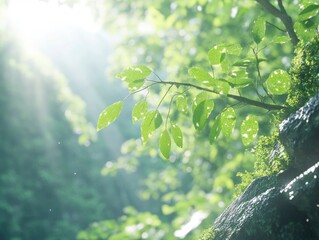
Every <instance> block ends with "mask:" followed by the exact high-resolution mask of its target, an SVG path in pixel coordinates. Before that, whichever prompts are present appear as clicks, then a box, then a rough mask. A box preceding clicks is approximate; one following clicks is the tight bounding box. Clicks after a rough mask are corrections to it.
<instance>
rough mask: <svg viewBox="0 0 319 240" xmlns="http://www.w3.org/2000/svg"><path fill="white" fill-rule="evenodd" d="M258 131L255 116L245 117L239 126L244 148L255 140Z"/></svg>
mask: <svg viewBox="0 0 319 240" xmlns="http://www.w3.org/2000/svg"><path fill="white" fill-rule="evenodd" d="M258 129H259V127H258V121H257V120H256V116H247V117H246V119H245V120H244V121H243V122H242V124H241V126H240V133H241V139H242V141H243V144H244V145H245V146H247V145H249V144H250V143H251V142H252V141H253V140H254V139H255V138H256V136H257V133H258Z"/></svg>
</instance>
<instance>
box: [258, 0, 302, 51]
mask: <svg viewBox="0 0 319 240" xmlns="http://www.w3.org/2000/svg"><path fill="white" fill-rule="evenodd" d="M256 2H258V3H259V4H260V5H261V6H263V7H264V8H265V9H266V10H267V11H268V12H269V13H270V14H272V15H274V16H275V17H277V18H279V19H280V20H281V21H282V23H283V24H284V25H285V27H286V29H287V32H288V35H289V37H290V40H291V43H292V44H293V45H294V46H295V45H297V43H298V42H299V39H298V37H297V35H296V33H295V31H294V24H293V21H292V18H291V17H290V16H289V15H288V14H287V12H286V10H285V8H284V6H283V4H282V1H281V0H278V5H279V8H280V10H279V9H278V8H276V7H274V6H273V5H272V4H271V3H270V2H269V0H256Z"/></svg>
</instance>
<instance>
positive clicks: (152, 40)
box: [99, 1, 318, 219]
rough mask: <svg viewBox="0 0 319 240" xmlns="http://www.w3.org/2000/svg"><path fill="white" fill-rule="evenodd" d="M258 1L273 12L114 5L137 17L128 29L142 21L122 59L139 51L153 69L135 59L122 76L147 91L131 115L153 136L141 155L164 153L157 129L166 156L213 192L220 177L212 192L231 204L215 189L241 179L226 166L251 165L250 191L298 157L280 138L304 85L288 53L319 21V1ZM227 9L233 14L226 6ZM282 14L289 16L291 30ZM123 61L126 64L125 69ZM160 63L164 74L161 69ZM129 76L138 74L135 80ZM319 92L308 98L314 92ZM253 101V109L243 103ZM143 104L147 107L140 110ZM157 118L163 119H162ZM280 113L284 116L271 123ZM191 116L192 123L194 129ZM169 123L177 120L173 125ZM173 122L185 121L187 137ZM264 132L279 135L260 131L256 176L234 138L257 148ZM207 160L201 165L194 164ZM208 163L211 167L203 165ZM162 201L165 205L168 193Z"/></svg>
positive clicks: (146, 137) (134, 90) (234, 6)
mask: <svg viewBox="0 0 319 240" xmlns="http://www.w3.org/2000/svg"><path fill="white" fill-rule="evenodd" d="M257 2H258V3H260V6H262V7H264V8H265V9H266V12H268V15H266V14H264V12H263V11H261V9H260V8H259V6H258V5H254V4H252V3H249V2H248V1H241V2H237V1H219V2H218V3H211V2H210V1H191V2H189V3H183V2H181V1H177V2H174V3H170V2H168V1H158V2H157V3H141V2H140V3H139V4H137V5H134V6H133V4H132V2H130V1H129V2H127V3H124V2H121V1H117V5H118V6H117V7H116V8H115V10H114V12H115V13H116V15H118V16H119V18H123V19H125V18H126V17H127V16H130V19H131V20H132V21H131V22H130V23H128V25H127V26H126V27H128V26H129V28H132V29H134V27H137V28H139V27H141V29H140V35H139V36H137V37H136V36H133V35H130V31H128V30H127V28H126V30H127V32H126V34H127V35H128V39H133V40H130V41H128V43H129V46H128V48H129V49H130V50H129V51H128V50H124V52H125V56H126V61H127V62H124V63H123V65H124V66H125V65H130V63H129V62H130V58H131V57H132V59H133V63H134V64H135V63H136V62H139V61H138V60H140V62H145V61H146V62H147V65H148V66H150V67H148V66H146V65H135V66H133V67H131V68H127V69H126V70H124V71H122V72H121V73H120V74H119V76H120V79H121V80H123V81H124V83H125V84H126V85H127V86H128V88H129V90H130V91H131V94H130V95H136V94H138V93H141V94H140V95H141V97H140V98H137V99H138V103H137V104H136V108H134V110H133V114H132V118H133V119H135V120H134V121H133V122H134V123H136V122H138V121H142V124H141V136H142V140H143V142H144V143H145V142H148V143H147V144H148V145H145V146H144V150H141V151H142V152H146V153H147V152H149V153H150V154H151V155H152V156H154V157H156V156H157V154H156V153H155V152H154V146H156V144H154V141H151V140H152V139H151V135H150V134H151V133H152V135H153V136H155V137H156V136H157V137H158V139H159V149H160V152H161V154H162V157H164V158H166V159H168V160H169V161H170V162H173V163H175V162H177V163H181V164H182V165H185V166H182V168H183V167H184V168H185V169H187V168H188V169H191V170H190V171H191V172H190V175H191V176H190V178H191V179H192V184H193V186H197V187H199V188H201V187H204V188H205V187H207V186H205V184H202V183H201V182H202V181H207V182H209V181H212V183H213V185H212V186H213V188H210V187H207V191H208V192H210V193H212V194H215V195H214V196H217V197H218V198H221V199H225V200H226V199H227V195H225V193H223V194H224V195H223V196H221V194H219V193H218V191H216V190H218V188H219V187H220V186H223V187H222V189H228V190H229V191H232V189H233V186H234V182H235V181H236V178H235V174H234V175H233V174H229V175H227V174H226V172H225V169H228V170H229V169H233V170H236V171H237V172H238V171H241V170H242V171H246V170H247V172H246V173H245V174H241V176H242V181H243V182H242V184H241V185H240V187H239V188H240V189H244V187H245V186H247V185H248V184H249V183H250V182H251V181H252V180H253V179H254V178H256V177H260V176H265V175H269V174H274V173H278V172H279V171H280V170H281V169H283V168H285V167H286V166H287V164H288V161H289V160H288V157H287V156H286V154H285V153H284V150H283V149H282V146H281V145H280V143H279V142H278V137H277V134H278V133H277V132H278V131H277V127H278V123H279V122H280V121H281V120H282V119H283V116H282V115H281V112H286V113H288V112H289V111H291V110H288V107H287V105H289V102H291V100H290V98H291V97H290V96H292V93H295V90H296V89H299V86H297V85H296V82H299V83H300V81H299V80H300V78H299V76H298V77H295V78H294V76H293V74H292V80H291V73H293V70H292V71H287V68H288V67H289V60H288V61H287V59H289V58H290V57H291V53H292V48H291V45H290V43H289V40H291V43H292V45H295V44H296V43H297V42H298V40H300V42H301V43H300V45H302V44H305V43H307V42H308V41H309V40H310V39H311V37H312V36H313V35H314V33H315V31H316V28H317V25H318V16H317V12H318V7H317V3H316V2H315V1H300V2H299V5H298V7H296V5H294V4H291V5H289V2H288V3H287V6H286V9H285V8H284V6H283V3H282V2H281V1H277V3H278V6H277V7H275V6H274V5H272V4H271V3H269V2H268V1H257ZM267 2H268V4H267ZM293 5H294V7H293ZM218 8H223V9H224V10H223V11H217V9H218ZM269 13H270V14H269ZM288 13H289V14H291V16H294V18H295V20H296V21H295V23H294V25H292V23H293V22H289V21H288V22H287V21H285V20H283V19H287V17H289V18H290V16H289V15H288ZM271 15H273V17H272V16H271ZM141 16H143V17H144V16H146V18H145V19H146V23H147V24H150V26H151V28H152V29H153V30H149V29H148V28H147V27H148V25H147V24H145V25H142V24H141V23H139V22H138V21H139V20H140V18H141ZM275 17H277V18H279V19H280V20H282V23H283V24H282V25H283V26H281V25H280V22H278V21H277V20H276V18H275ZM106 19H109V18H108V17H106ZM135 19H136V20H137V22H135V21H134V20H135ZM158 19H160V20H158ZM212 19H214V20H212ZM248 22H249V23H248ZM135 24H136V25H135ZM142 26H143V27H145V28H147V29H143V28H142ZM283 28H286V29H285V30H283ZM143 30H145V31H143ZM218 31H222V32H223V33H222V34H219V33H218ZM247 31H251V35H250V36H248V35H243V34H241V33H243V32H247ZM286 31H288V34H286ZM137 32H138V31H137ZM295 32H296V34H297V35H296V34H295ZM154 33H155V34H154ZM158 33H159V34H158ZM134 34H135V33H134ZM195 36H196V37H195ZM238 36H240V37H238ZM212 38H214V41H212ZM135 39H136V40H135ZM225 39H227V41H225ZM225 42H227V43H225ZM299 49H300V48H299ZM301 51H302V50H301ZM297 55H298V54H297ZM119 56H120V55H119ZM122 59H123V58H122ZM295 59H297V58H295ZM278 60H279V61H278ZM116 67H117V68H118V69H119V65H117V66H116ZM151 67H152V68H153V69H158V70H156V71H153V70H151ZM208 69H209V70H208ZM132 70H134V71H136V72H134V71H132ZM297 72H299V71H297ZM137 73H140V74H139V77H138V78H135V75H137ZM144 73H145V74H144ZM161 76H164V77H165V79H167V80H164V79H163V78H162V77H161ZM130 79H134V81H133V83H132V80H130ZM294 79H295V80H294ZM130 86H132V87H130ZM313 94H314V92H312V93H311V94H309V95H308V98H309V97H310V96H311V95H313ZM287 96H288V100H287ZM124 100H126V98H125V99H124ZM154 100H155V101H154ZM246 105H248V106H250V107H249V108H242V106H246ZM291 105H294V106H295V103H292V102H291ZM299 106H300V105H299ZM299 106H298V107H299ZM296 108H297V105H296ZM137 109H141V110H140V112H139V111H137ZM278 110H279V111H278ZM269 111H270V112H269ZM278 112H280V113H278ZM269 113H270V114H269ZM150 115H151V117H149V118H146V116H150ZM155 116H157V117H158V118H159V119H160V120H158V121H157V124H156V123H155ZM159 116H160V117H159ZM273 118H274V119H276V120H274V121H271V124H269V122H270V120H271V119H273ZM187 119H192V121H191V124H192V125H193V126H192V127H191V125H190V124H188V123H187ZM99 121H100V120H99ZM170 122H172V123H173V124H171V125H170V124H168V123H170ZM265 123H267V124H266V125H265ZM173 126H178V133H177V132H176V128H175V127H173ZM157 129H159V131H160V132H162V134H161V135H159V134H156V131H155V130H157ZM194 130H195V131H194ZM197 132H200V134H201V136H202V137H200V136H199V135H198V133H197ZM271 132H273V133H271ZM257 134H261V135H262V134H266V135H270V136H269V137H261V138H260V140H259V141H258V143H257V146H256V148H255V157H256V158H257V160H256V162H255V163H254V169H255V170H254V171H253V172H250V173H248V172H249V170H251V163H252V162H250V163H249V160H248V158H249V155H246V159H247V161H248V163H247V162H246V164H243V161H242V158H243V155H242V154H241V153H240V150H239V149H241V148H242V145H241V144H239V146H238V149H237V148H236V147H235V149H232V148H231V147H230V145H229V144H230V142H231V141H235V142H237V143H238V138H239V137H240V138H241V140H242V144H243V145H245V146H246V147H247V146H248V147H251V146H252V144H253V143H256V137H257ZM194 137H195V139H194V140H192V138H194ZM171 138H172V139H173V140H174V142H175V143H176V145H177V147H181V146H182V145H183V146H186V147H187V149H188V151H186V153H190V156H189V157H187V160H185V155H186V154H185V155H184V156H182V161H180V160H179V159H180V158H181V157H180V155H181V152H180V150H178V149H176V148H173V146H172V145H171ZM190 138H191V139H190ZM203 138H204V139H205V138H207V139H209V143H210V144H211V145H210V146H209V145H207V143H206V142H205V140H203ZM176 139H182V140H183V141H182V142H178V141H176ZM196 141H198V142H199V143H200V144H199V145H197V146H195V145H194V142H196ZM227 148H228V149H227ZM204 149H206V152H207V149H211V151H212V152H211V153H210V154H204V153H203V152H205V150H204ZM216 149H218V150H216ZM226 149H227V150H226ZM274 149H275V150H274ZM276 149H277V150H276ZM224 150H226V152H227V153H228V154H230V153H232V154H234V155H232V156H231V157H230V158H232V159H233V161H231V160H230V158H227V157H225V155H224V154H223V151H224ZM228 150H229V151H228ZM213 152H215V153H213ZM224 153H225V152H224ZM133 155H135V156H136V157H135V158H139V157H140V156H143V155H141V154H138V153H135V154H133ZM226 155H227V154H226ZM235 156H236V157H235ZM236 158H237V160H235V159H236ZM198 159H199V161H200V162H201V164H200V167H195V168H194V165H195V166H196V164H194V163H196V161H197V160H198ZM205 159H207V160H205ZM216 159H221V162H219V163H217V162H216ZM222 159H224V160H222ZM225 159H228V160H225ZM240 159H241V160H240ZM269 159H271V160H270V161H269ZM206 161H207V165H203V162H206ZM217 161H218V160H217ZM168 164H169V163H168ZM230 166H231V167H230ZM245 168H246V170H245ZM207 169H210V170H209V171H207ZM197 170H198V172H199V174H200V175H201V177H199V176H198V172H197ZM162 174H163V175H164V173H162ZM206 174H208V175H206ZM148 179H149V178H148ZM164 181H165V180H164ZM182 189H183V188H182ZM177 192H178V191H177V189H176V188H175V189H172V190H171V193H172V195H178V193H177ZM192 192H195V191H194V190H193V189H190V190H189V192H188V194H190V193H192ZM230 195H231V194H230ZM164 196H165V195H164ZM230 199H231V198H228V200H227V201H229V200H230ZM162 200H164V202H165V197H162ZM162 204H164V205H163V213H164V214H165V213H170V212H175V211H176V210H175V208H176V207H177V205H175V206H174V205H173V206H170V205H167V204H165V203H162ZM204 205H205V204H204ZM204 205H203V206H204ZM208 205H209V204H208V203H207V204H206V206H208ZM164 206H165V207H164ZM195 206H196V208H200V206H201V204H200V203H199V202H197V203H196V204H195ZM210 206H211V205H210ZM190 207H191V205H190V204H188V208H190ZM210 213H211V214H212V215H214V214H217V213H218V211H216V212H215V210H211V211H210ZM179 214H180V215H183V214H185V213H182V212H179V213H178V214H177V215H176V217H175V219H178V217H179Z"/></svg>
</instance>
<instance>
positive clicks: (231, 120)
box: [220, 107, 236, 137]
mask: <svg viewBox="0 0 319 240" xmlns="http://www.w3.org/2000/svg"><path fill="white" fill-rule="evenodd" d="M220 121H221V131H222V133H223V134H224V136H225V137H230V135H231V133H232V132H233V128H234V126H235V122H236V114H235V110H234V109H233V108H231V107H229V108H227V109H226V110H225V111H223V112H222V113H221V116H220Z"/></svg>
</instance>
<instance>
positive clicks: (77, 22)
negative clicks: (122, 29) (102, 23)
mask: <svg viewBox="0 0 319 240" xmlns="http://www.w3.org/2000/svg"><path fill="white" fill-rule="evenodd" d="M7 16H8V19H9V24H10V27H11V28H12V29H13V30H14V32H15V33H16V34H17V35H18V37H19V38H20V39H22V40H23V41H26V42H28V43H31V44H37V43H39V42H41V41H46V40H49V38H50V36H52V35H56V34H59V32H61V30H65V29H69V28H75V27H76V28H79V29H82V30H85V31H88V32H97V31H98V30H99V25H98V24H97V23H96V21H95V19H94V17H93V16H92V13H91V11H90V9H89V8H88V7H87V6H85V5H84V4H77V5H75V6H74V7H72V8H71V7H69V6H67V5H64V4H60V3H58V1H40V0H24V1H21V0H10V1H9V4H8V11H7Z"/></svg>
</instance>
